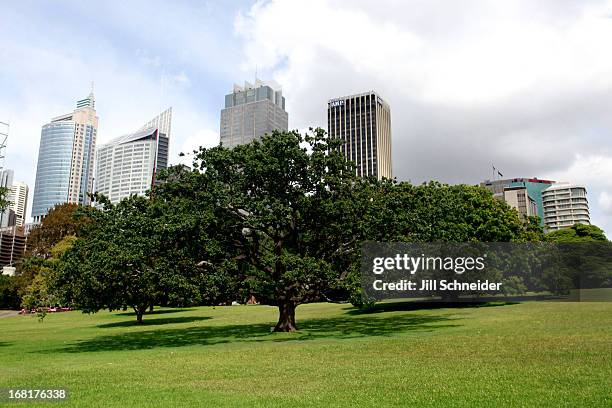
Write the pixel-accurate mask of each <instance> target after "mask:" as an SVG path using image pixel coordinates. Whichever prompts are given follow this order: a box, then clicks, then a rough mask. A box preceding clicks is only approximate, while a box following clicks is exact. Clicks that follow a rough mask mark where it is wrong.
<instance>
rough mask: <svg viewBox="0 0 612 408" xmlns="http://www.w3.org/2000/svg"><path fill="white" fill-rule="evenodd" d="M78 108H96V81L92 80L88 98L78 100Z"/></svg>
mask: <svg viewBox="0 0 612 408" xmlns="http://www.w3.org/2000/svg"><path fill="white" fill-rule="evenodd" d="M76 107H77V109H80V108H91V109H95V108H96V98H95V97H94V82H93V81H91V91H90V92H89V95H87V98H85V99H81V100H78V101H77V106H76Z"/></svg>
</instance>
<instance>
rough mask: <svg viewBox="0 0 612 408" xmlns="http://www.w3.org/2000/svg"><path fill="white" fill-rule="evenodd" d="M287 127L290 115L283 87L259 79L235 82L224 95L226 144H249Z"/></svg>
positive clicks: (223, 136) (222, 138)
mask: <svg viewBox="0 0 612 408" xmlns="http://www.w3.org/2000/svg"><path fill="white" fill-rule="evenodd" d="M288 128H289V115H288V114H287V112H286V111H285V98H284V97H283V93H282V91H281V90H280V89H274V88H273V87H272V85H270V84H267V83H265V82H263V81H260V80H256V81H255V85H253V84H250V83H248V82H245V84H244V87H241V86H238V85H234V90H233V92H232V93H230V94H227V95H225V108H224V109H222V110H221V133H220V134H221V143H222V144H223V146H225V147H234V146H237V145H240V144H246V143H249V142H251V141H253V140H255V139H259V138H261V137H262V136H263V135H264V134H266V133H272V131H273V130H284V131H286V130H287V129H288Z"/></svg>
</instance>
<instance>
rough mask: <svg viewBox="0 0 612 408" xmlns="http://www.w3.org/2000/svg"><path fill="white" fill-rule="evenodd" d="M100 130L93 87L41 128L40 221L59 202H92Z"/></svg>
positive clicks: (36, 207) (36, 205)
mask: <svg viewBox="0 0 612 408" xmlns="http://www.w3.org/2000/svg"><path fill="white" fill-rule="evenodd" d="M97 132H98V117H97V116H96V110H95V99H94V95H93V90H92V92H91V93H90V94H89V96H88V97H87V98H85V99H81V100H80V101H77V107H76V109H75V110H74V111H73V112H71V113H67V114H65V115H61V116H58V117H56V118H53V119H51V122H50V123H48V124H46V125H44V126H43V127H42V131H41V134H40V148H39V151H38V166H37V168H36V182H35V184H34V201H33V204H32V217H33V218H34V222H36V223H38V222H40V221H41V220H42V219H43V218H44V217H45V215H47V212H48V211H49V210H50V209H51V208H53V207H54V206H55V205H56V204H62V203H75V204H82V205H89V204H90V202H91V200H90V198H89V197H88V196H87V194H88V193H89V192H91V191H92V190H93V170H94V167H93V166H94V151H95V146H96V137H97Z"/></svg>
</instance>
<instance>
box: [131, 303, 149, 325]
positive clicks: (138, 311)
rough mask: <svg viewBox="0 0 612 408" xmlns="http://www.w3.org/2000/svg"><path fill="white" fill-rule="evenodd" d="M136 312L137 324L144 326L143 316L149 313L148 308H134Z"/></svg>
mask: <svg viewBox="0 0 612 408" xmlns="http://www.w3.org/2000/svg"><path fill="white" fill-rule="evenodd" d="M134 311H135V312H136V323H137V324H142V316H143V315H144V314H145V312H146V311H147V307H146V306H138V307H135V308H134Z"/></svg>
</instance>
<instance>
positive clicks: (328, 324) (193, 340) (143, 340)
mask: <svg viewBox="0 0 612 408" xmlns="http://www.w3.org/2000/svg"><path fill="white" fill-rule="evenodd" d="M451 320H456V319H451V318H449V317H443V316H423V315H420V316H411V315H400V316H380V315H378V316H354V317H352V316H347V315H345V316H340V317H336V318H329V319H309V320H304V321H302V322H299V321H298V327H299V329H300V331H299V332H297V333H271V332H270V328H271V324H270V323H266V324H245V325H225V326H200V327H188V328H180V329H165V330H144V331H133V332H128V333H121V334H115V335H108V336H99V337H95V338H93V339H89V340H84V341H80V342H77V343H73V344H71V345H68V346H67V347H64V348H60V349H50V350H45V351H44V352H45V353H55V352H64V353H81V352H100V351H121V350H144V349H154V348H160V347H183V346H193V345H205V346H206V345H214V344H224V343H237V342H287V341H296V340H315V339H340V340H342V339H353V338H364V337H372V336H394V335H396V334H399V333H405V332H411V331H415V332H416V331H419V332H431V331H435V330H442V329H446V328H451V327H457V326H459V325H458V324H453V323H451V322H450V321H451Z"/></svg>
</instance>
